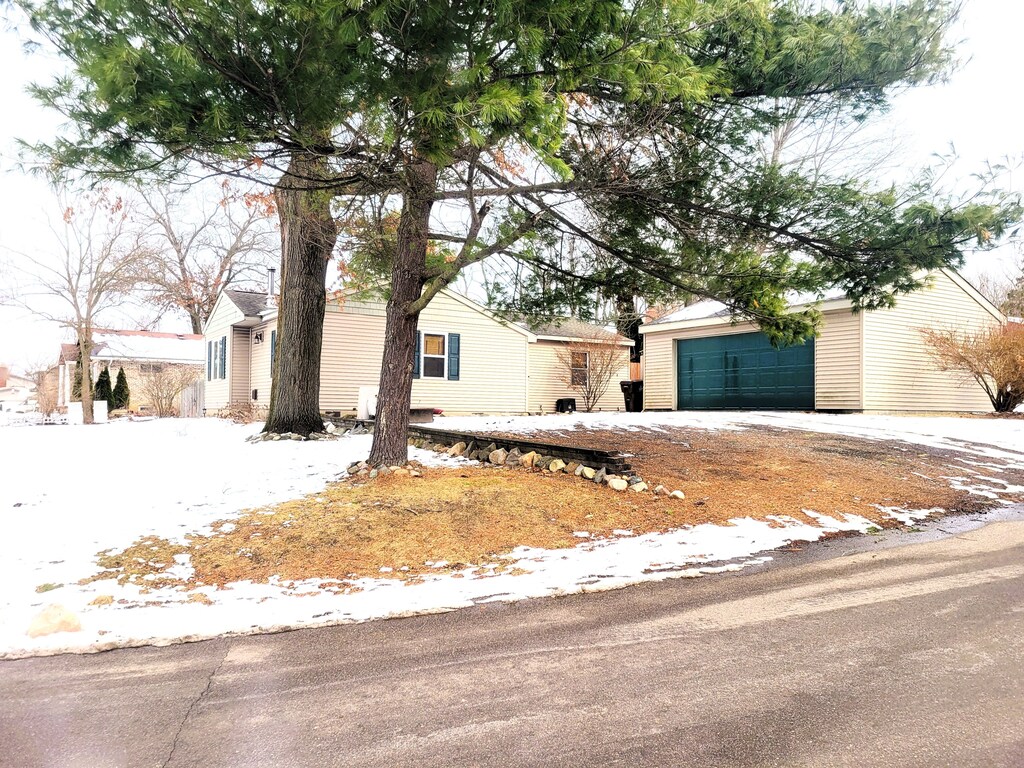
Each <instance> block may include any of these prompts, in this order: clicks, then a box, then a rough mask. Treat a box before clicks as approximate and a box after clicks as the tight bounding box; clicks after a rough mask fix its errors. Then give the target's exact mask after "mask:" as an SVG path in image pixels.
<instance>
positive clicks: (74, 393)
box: [71, 363, 82, 403]
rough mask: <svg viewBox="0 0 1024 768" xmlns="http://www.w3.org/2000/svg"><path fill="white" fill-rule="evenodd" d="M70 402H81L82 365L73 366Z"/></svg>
mask: <svg viewBox="0 0 1024 768" xmlns="http://www.w3.org/2000/svg"><path fill="white" fill-rule="evenodd" d="M71 401H72V402H74V403H79V402H81V401H82V365H81V364H80V363H79V364H76V365H75V375H74V378H73V379H72V380H71Z"/></svg>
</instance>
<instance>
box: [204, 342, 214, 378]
mask: <svg viewBox="0 0 1024 768" xmlns="http://www.w3.org/2000/svg"><path fill="white" fill-rule="evenodd" d="M206 380H207V381H213V342H212V341H208V342H206Z"/></svg>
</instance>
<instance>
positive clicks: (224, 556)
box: [89, 429, 979, 591]
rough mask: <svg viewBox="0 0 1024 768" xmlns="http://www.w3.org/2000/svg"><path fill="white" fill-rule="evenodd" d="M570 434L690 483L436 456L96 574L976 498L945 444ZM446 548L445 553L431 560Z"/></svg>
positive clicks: (564, 540) (283, 563) (246, 571)
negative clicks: (618, 487)
mask: <svg viewBox="0 0 1024 768" xmlns="http://www.w3.org/2000/svg"><path fill="white" fill-rule="evenodd" d="M561 439H562V440H565V439H568V438H566V437H565V436H563V437H562V438H561ZM571 440H572V442H574V443H577V444H582V445H588V446H591V447H595V448H612V449H616V450H620V451H624V452H628V453H631V454H634V458H633V459H631V461H632V462H633V466H634V469H636V470H637V471H639V472H640V473H641V474H642V475H643V477H644V478H645V479H646V480H647V482H648V483H649V484H650V485H652V486H653V485H655V484H656V483H659V482H660V483H663V484H664V485H666V486H667V487H668V488H669V489H674V488H679V489H682V490H683V491H684V492H685V493H686V494H687V498H686V499H685V500H683V501H678V500H675V499H667V498H663V497H655V496H653V495H651V494H648V493H633V492H631V491H626V492H623V493H617V492H615V491H612V490H610V489H608V488H607V487H603V486H596V485H594V484H593V483H591V482H587V481H585V480H582V479H580V478H576V477H571V476H567V475H564V474H559V475H551V474H545V473H542V472H537V471H527V470H524V469H510V468H484V467H471V468H464V469H431V470H426V471H425V473H424V476H423V477H420V478H411V477H407V476H395V475H389V476H383V477H379V478H377V479H376V480H374V481H371V482H368V483H364V484H355V483H351V482H342V483H336V484H333V485H331V486H329V487H328V488H327V489H325V490H324V491H321V492H320V493H317V494H314V495H311V496H307V497H305V498H303V499H297V500H295V501H290V502H287V503H284V504H280V505H278V506H276V507H272V508H268V509H264V510H254V511H250V512H246V513H243V514H242V515H240V516H239V517H238V518H235V519H232V520H230V521H222V522H221V523H218V524H216V525H214V526H213V529H214V532H213V533H212V534H210V535H193V536H189V537H188V541H187V544H185V545H177V544H172V543H170V542H167V541H165V540H162V539H157V538H155V537H146V538H143V539H140V540H139V541H138V542H137V543H136V544H134V545H133V546H131V547H129V548H127V549H126V550H124V551H122V552H107V553H101V555H100V557H99V564H100V566H101V567H102V568H103V569H104V571H103V572H101V573H99V574H97V575H96V576H93V577H91V578H90V579H89V581H95V580H98V579H103V578H117V579H118V580H119V581H120V582H122V583H125V582H131V583H134V584H137V585H139V586H141V587H143V588H148V587H161V586H179V587H186V588H190V587H195V586H202V585H212V586H217V587H222V586H224V585H226V584H229V583H231V582H235V581H241V580H247V579H251V580H253V581H257V582H265V581H267V580H268V579H270V578H271V577H277V578H279V579H280V580H281V581H283V582H285V583H287V582H293V581H299V580H305V579H323V580H325V581H324V582H323V583H322V584H321V585H320V586H321V587H322V588H328V589H336V590H339V591H351V590H353V589H357V587H353V586H351V581H352V580H354V579H357V578H361V577H382V576H385V577H392V578H399V579H404V580H406V581H407V582H410V583H415V582H417V581H420V580H422V577H423V575H424V574H427V573H438V572H460V571H464V572H467V573H473V574H480V575H484V574H488V573H494V572H496V571H500V570H501V569H502V568H503V567H504V566H502V565H501V559H500V557H499V556H500V555H503V554H507V553H508V552H510V551H511V550H513V549H514V548H516V547H518V546H528V547H542V548H546V549H557V548H563V547H572V546H575V545H576V544H579V543H580V541H581V539H580V538H578V537H576V536H574V535H573V533H574V532H575V531H586V532H589V533H590V534H591V535H592V536H594V537H601V536H611V535H614V534H613V532H614V531H615V530H616V529H628V530H631V531H633V532H634V533H637V534H641V533H649V532H653V531H664V530H668V529H671V528H678V527H681V526H683V525H687V524H689V525H697V524H700V523H726V522H727V521H728V520H729V519H730V518H734V517H743V516H753V517H760V518H762V519H763V518H766V517H767V516H769V515H789V516H792V517H795V518H797V519H803V520H805V521H806V522H812V523H813V522H814V521H813V519H812V518H809V517H807V516H805V515H803V513H802V512H801V510H804V509H810V510H813V511H815V512H819V513H823V514H829V515H837V514H842V513H853V514H858V515H862V516H864V517H867V518H869V519H871V520H873V521H875V522H877V523H878V524H879V525H880V526H883V527H887V526H892V525H895V524H896V523H895V521H893V520H891V519H888V518H885V517H883V515H882V513H881V512H880V511H879V510H878V509H877V508H875V507H874V506H873V505H874V504H881V505H884V506H899V507H905V508H930V507H936V506H938V507H942V508H944V509H946V510H949V511H954V510H957V511H967V510H970V509H973V508H977V507H978V506H979V505H978V504H977V503H976V502H974V501H972V500H971V499H970V498H969V497H967V495H966V494H964V493H962V492H958V491H954V490H952V489H951V488H949V485H948V483H947V482H946V481H945V480H942V479H941V475H942V474H944V473H948V472H947V470H948V465H949V463H950V460H949V459H948V457H942V456H940V455H937V454H932V453H927V452H923V451H922V452H920V453H918V452H916V451H914V450H907V447H906V446H903V445H900V444H889V443H879V442H870V441H865V440H858V439H855V438H844V437H835V436H825V435H819V434H811V433H804V432H790V431H783V430H771V429H759V430H747V431H743V432H703V431H700V430H679V431H676V432H663V433H655V434H650V433H644V434H640V433H620V432H592V431H581V432H578V433H573V434H572V435H571ZM921 475H927V476H928V477H921ZM186 552H187V553H188V554H189V555H190V557H191V563H192V566H193V568H194V569H195V575H194V577H193V578H192V579H191V580H189V581H188V582H187V583H186V582H182V581H181V580H177V579H175V578H172V577H170V576H168V574H167V569H168V568H169V567H170V566H171V565H172V564H173V563H174V557H175V556H176V555H178V554H182V553H186ZM436 561H446V563H447V565H445V566H444V567H441V568H438V567H434V566H433V565H427V563H428V562H431V563H433V562H436ZM382 568H383V569H391V570H390V571H388V570H385V571H382V570H381V569H382Z"/></svg>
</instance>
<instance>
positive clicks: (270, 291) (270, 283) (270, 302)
mask: <svg viewBox="0 0 1024 768" xmlns="http://www.w3.org/2000/svg"><path fill="white" fill-rule="evenodd" d="M275 272H277V270H276V269H274V268H273V267H270V268H269V269H268V270H267V306H268V307H272V306H274V273H275Z"/></svg>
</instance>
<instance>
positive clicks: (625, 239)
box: [21, 0, 1020, 343]
mask: <svg viewBox="0 0 1024 768" xmlns="http://www.w3.org/2000/svg"><path fill="white" fill-rule="evenodd" d="M21 4H22V6H23V7H24V8H25V9H26V10H27V11H28V12H29V14H30V16H31V19H32V25H33V28H34V29H36V30H37V31H38V32H39V33H40V34H42V35H44V36H45V37H47V38H48V39H49V40H51V41H52V42H53V43H54V44H55V45H56V46H57V47H58V48H59V50H60V51H61V52H62V53H63V54H64V55H65V56H66V57H67V58H68V59H69V60H70V61H71V63H72V65H73V69H72V73H71V74H70V75H69V76H67V77H66V78H62V79H60V80H58V81H57V82H55V83H53V84H51V85H49V86H40V87H37V88H36V89H35V92H36V95H37V96H38V97H39V98H40V99H41V100H42V101H44V102H45V103H48V104H50V105H52V106H54V107H55V108H57V109H59V110H61V111H62V112H63V113H64V114H65V115H67V116H68V117H70V118H71V119H72V120H73V121H74V123H75V124H76V125H77V126H78V129H77V135H76V134H72V135H70V136H69V137H68V138H66V139H61V140H58V141H57V142H56V143H54V144H52V145H49V146H39V147H36V149H37V150H38V151H40V152H41V153H43V154H44V155H45V156H46V157H47V158H48V160H49V161H50V163H51V164H50V166H49V167H51V168H57V169H67V168H85V169H88V170H89V171H91V172H93V173H98V174H114V175H119V176H124V175H126V174H127V175H134V174H137V173H140V172H142V171H143V170H145V171H146V172H147V173H159V172H168V173H172V172H174V171H175V170H176V169H178V168H180V166H181V165H182V164H183V163H186V162H190V161H197V160H198V161H199V162H201V163H202V164H203V165H205V166H207V167H212V168H214V169H217V170H220V171H224V172H231V173H243V174H255V175H257V176H259V175H261V174H262V175H263V176H266V175H267V174H273V173H276V172H279V170H280V169H281V168H282V167H283V165H284V164H285V163H286V162H287V161H288V160H289V159H290V158H291V159H294V157H295V156H296V155H305V156H307V157H313V158H316V161H317V163H319V164H321V165H323V166H324V167H325V168H326V170H325V171H324V172H323V173H320V172H319V171H318V172H317V173H316V174H315V177H316V178H314V179H311V180H310V181H311V183H313V184H314V185H319V186H321V187H323V190H322V194H323V195H325V196H331V197H340V198H344V199H345V204H346V210H347V211H354V212H355V214H354V218H353V219H352V222H353V224H352V227H351V228H350V230H349V232H350V235H351V236H352V237H353V238H354V239H355V240H358V241H359V242H358V243H356V244H355V245H354V247H352V248H351V249H350V251H349V252H350V253H351V258H350V260H349V261H348V262H347V265H346V269H347V270H348V273H349V274H348V276H349V277H350V278H352V279H354V280H355V281H356V283H357V284H359V285H360V286H367V285H373V286H375V287H378V288H380V289H381V292H382V293H384V294H385V295H387V291H388V289H387V286H386V285H385V284H386V282H387V281H388V280H389V278H390V275H391V266H392V264H393V254H394V253H395V252H396V250H397V249H398V248H400V247H402V248H410V249H411V248H412V247H413V246H412V245H410V244H409V243H405V244H402V245H400V243H399V238H398V237H397V230H398V222H399V221H401V220H402V217H404V216H406V215H408V212H409V211H411V210H420V211H422V210H426V211H427V215H428V216H429V213H430V208H429V206H428V207H426V208H425V209H424V207H423V206H420V207H416V206H410V205H409V201H410V200H414V199H419V200H423V199H426V200H429V201H431V203H432V204H435V205H436V204H437V201H445V202H446V204H451V205H457V206H460V210H459V212H458V215H456V216H453V217H450V218H452V219H453V220H454V219H460V217H461V219H460V220H461V221H462V222H468V223H466V225H465V226H464V227H463V228H462V231H461V232H459V233H456V236H455V237H453V238H448V239H445V238H444V237H441V233H435V234H434V235H432V236H431V242H430V245H429V246H428V247H426V248H425V249H422V248H420V246H416V247H417V248H418V249H419V250H418V252H417V254H416V258H417V259H419V261H420V264H419V265H417V268H418V269H420V274H419V275H417V277H418V278H419V279H420V281H421V282H422V283H423V285H424V286H425V294H424V301H425V300H429V297H430V295H432V293H433V292H436V291H437V290H440V289H441V288H442V287H444V286H446V285H448V284H450V283H451V282H452V280H454V279H455V277H457V275H458V274H459V271H460V270H462V269H463V268H465V267H466V266H468V265H470V264H473V263H475V262H478V261H482V260H484V259H486V258H489V257H490V256H493V255H495V254H509V255H512V256H514V257H515V258H518V259H520V260H522V261H523V262H525V263H527V264H528V265H529V267H530V269H531V270H532V272H533V274H536V275H541V274H542V273H546V275H545V277H543V278H540V277H538V278H537V280H536V283H535V284H534V285H531V284H529V278H528V279H527V280H526V281H524V282H523V283H522V284H521V285H519V286H517V287H516V289H515V290H514V291H511V298H508V297H506V298H508V303H510V304H517V305H519V308H520V309H528V310H529V311H530V312H531V313H542V312H544V311H547V310H551V309H553V308H555V307H556V306H560V305H566V304H568V305H571V306H575V307H582V306H584V302H583V301H582V299H583V297H584V295H588V296H594V297H597V296H601V297H605V298H613V299H615V300H616V301H618V300H619V299H622V298H623V297H624V296H626V295H627V294H630V293H631V294H633V295H640V296H644V297H646V298H648V299H649V300H651V301H662V300H664V301H669V300H673V299H675V300H678V299H680V298H683V297H689V296H698V297H707V298H716V299H719V300H721V301H723V302H725V304H726V305H727V306H728V307H729V308H730V309H732V310H733V311H734V312H735V313H737V314H738V315H740V316H743V317H746V318H749V319H752V320H754V321H756V322H757V323H759V324H760V325H761V326H762V327H763V328H764V329H765V331H766V332H767V333H768V334H769V335H770V336H771V337H772V338H773V339H774V340H775V341H777V342H778V343H788V342H792V341H795V340H798V339H801V338H804V337H806V336H808V335H810V334H813V333H814V330H815V328H816V324H817V322H818V318H817V316H816V314H815V313H814V312H813V311H806V312H801V313H797V314H792V313H788V312H787V311H786V310H787V300H786V297H787V295H788V294H790V293H791V292H801V293H808V292H809V293H812V294H813V293H816V292H820V291H822V290H823V289H825V288H826V287H831V286H834V285H837V286H840V287H841V288H842V289H843V290H845V291H846V293H847V295H848V296H849V297H850V298H851V299H852V300H853V301H854V303H855V304H856V305H857V306H858V307H864V308H872V307H880V306H887V305H889V304H891V303H892V302H893V300H894V297H895V296H896V295H898V294H899V293H901V292H904V291H908V290H913V289H914V288H917V287H919V285H920V273H921V271H922V270H926V269H931V268H935V267H940V266H956V265H957V264H959V263H960V261H961V259H962V256H963V253H964V250H965V249H966V248H968V247H988V246H989V245H991V244H992V243H993V242H995V240H996V239H997V238H998V237H1000V236H1001V235H1003V233H1004V232H1005V231H1006V229H1007V227H1008V226H1009V225H1010V224H1011V223H1012V222H1013V221H1015V220H1016V219H1017V218H1019V216H1020V209H1019V206H1018V205H1017V204H1016V201H1015V200H1012V199H1009V198H1000V197H998V196H997V195H993V196H991V197H989V198H985V199H980V198H979V199H977V200H973V201H968V202H966V203H964V202H959V201H943V200H936V199H934V197H933V195H934V193H933V192H932V188H931V185H932V182H933V180H932V179H928V178H924V179H922V180H921V182H920V183H919V184H917V185H915V186H912V187H909V188H906V189H874V188H872V187H871V186H870V185H869V184H868V183H866V182H864V181H862V180H860V179H857V178H820V177H817V176H815V175H813V174H810V173H808V172H806V171H801V170H793V169H787V168H785V167H783V166H782V165H780V164H779V163H777V162H775V161H774V160H773V159H772V158H766V157H764V156H763V155H762V154H761V153H760V152H759V146H760V143H761V142H762V141H763V139H764V138H765V137H766V136H768V135H769V134H770V133H771V132H772V131H773V130H774V129H776V128H778V127H779V126H780V124H781V121H782V120H783V119H784V117H783V116H784V115H786V114H790V110H789V107H791V106H793V105H799V106H800V107H801V109H802V110H803V114H805V115H806V116H808V119H811V120H813V119H815V117H816V116H818V115H820V114H824V113H826V112H836V111H838V112H839V113H841V114H842V115H843V116H844V117H845V119H848V120H851V121H862V120H866V119H868V118H870V117H871V116H872V115H873V114H876V113H878V112H880V111H882V110H884V109H885V108H886V107H887V105H888V100H889V97H890V94H891V93H892V92H893V90H894V89H899V88H905V87H908V86H915V85H920V84H927V83H932V82H935V81H937V80H941V79H942V78H943V77H945V76H946V74H947V73H948V72H949V70H950V68H951V66H952V65H953V63H954V61H953V55H954V53H953V51H952V49H951V48H950V46H949V44H948V42H947V41H946V33H947V31H948V29H949V27H950V25H951V23H952V22H953V20H954V18H955V11H956V6H955V4H954V3H951V2H948V1H947V0H904V1H903V2H894V3H885V4H881V3H877V4H876V3H871V4H865V3H859V2H842V3H836V4H822V5H808V4H805V3H799V2H791V1H789V0H706V1H704V2H698V1H697V0H668V1H667V2H666V1H665V0H637V2H628V3H627V2H622V1H621V0H467V2H460V3H458V4H452V3H451V2H449V0H359V1H358V2H357V1H355V0H351V1H348V0H345V1H343V2H334V1H333V0H331V1H328V0H299V1H298V2H290V3H283V4H282V3H256V2H253V0H218V2H216V3H212V4H211V3H200V2H197V0H168V2H166V3H161V4H155V3H152V2H151V0H104V1H103V2H102V3H99V4H97V3H95V2H93V1H92V0H21ZM780 104H781V105H783V107H784V108H782V109H780ZM423 166H430V170H431V173H429V174H426V176H424V175H423V174H421V173H419V172H418V171H417V169H421V168H422V167H423ZM423 178H428V179H431V180H436V181H429V182H423V181H422V179H423ZM418 184H420V185H422V184H426V188H418V187H417V185H418ZM399 205H400V207H399ZM368 210H372V211H373V213H372V214H370V213H367V211H368ZM389 216H390V217H391V219H390V220H389ZM360 217H362V218H361V219H360ZM435 218H437V217H435ZM392 223H393V224H394V227H392V226H391V224H392ZM435 223H436V222H435ZM559 233H569V234H570V235H572V236H573V237H577V238H580V239H581V240H582V241H583V242H585V243H587V244H588V245H589V246H590V250H591V253H592V254H593V258H592V259H591V260H590V261H589V262H587V263H583V264H578V265H574V266H573V267H572V268H571V269H567V268H565V266H564V265H561V264H559V263H557V262H558V260H557V259H555V258H553V257H552V255H551V248H550V243H551V242H553V241H554V239H555V238H556V237H557V235H558V234H559ZM524 286H525V288H524ZM497 292H500V290H498V291H497ZM499 301H500V297H499ZM422 305H423V302H417V303H416V306H415V307H413V306H410V311H418V310H419V309H421V308H422Z"/></svg>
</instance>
